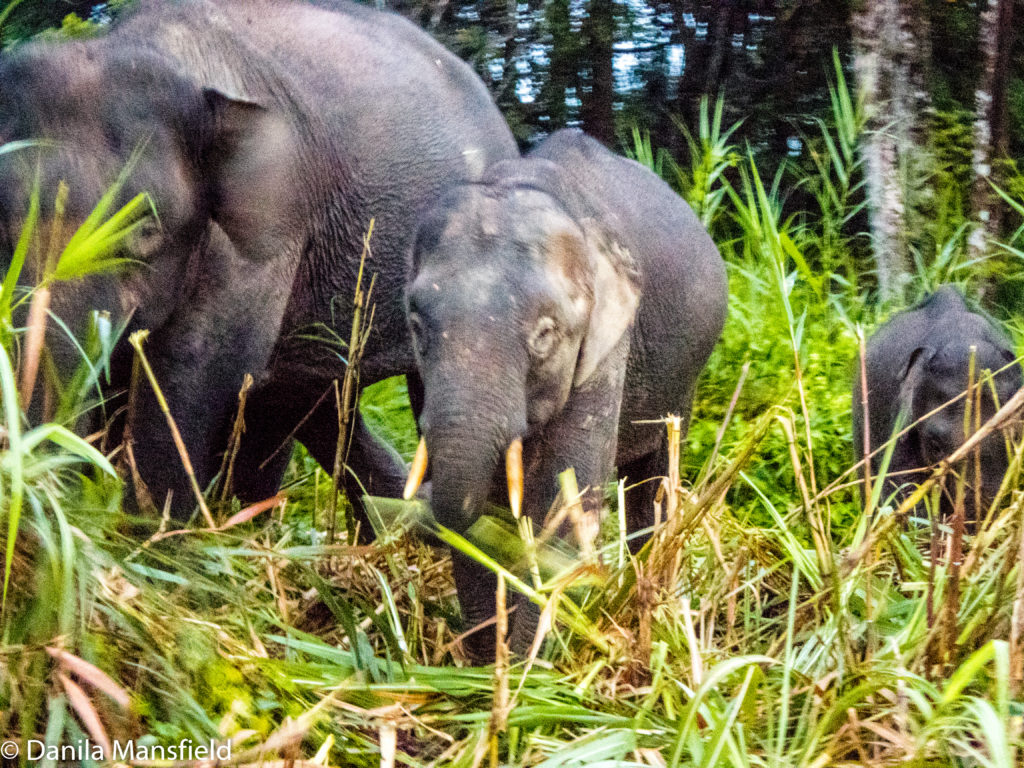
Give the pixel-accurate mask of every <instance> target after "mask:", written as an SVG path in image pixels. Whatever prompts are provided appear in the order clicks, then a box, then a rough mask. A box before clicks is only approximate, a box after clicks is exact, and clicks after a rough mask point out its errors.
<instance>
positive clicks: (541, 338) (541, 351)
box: [527, 317, 558, 360]
mask: <svg viewBox="0 0 1024 768" xmlns="http://www.w3.org/2000/svg"><path fill="white" fill-rule="evenodd" d="M557 339H558V329H557V328H556V327H555V321H554V320H552V319H551V318H550V317H542V318H541V319H540V320H538V321H537V325H536V326H535V327H534V329H533V333H531V334H530V338H529V340H528V341H527V344H528V345H529V347H530V354H532V355H533V356H534V357H536V358H538V359H541V360H543V359H544V358H545V357H547V356H548V355H549V354H551V350H552V348H553V347H554V346H555V341H557Z"/></svg>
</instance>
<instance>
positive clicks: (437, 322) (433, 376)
mask: <svg viewBox="0 0 1024 768" xmlns="http://www.w3.org/2000/svg"><path fill="white" fill-rule="evenodd" d="M530 162H531V163H533V164H536V165H537V166H538V167H543V166H547V165H548V163H547V161H540V160H534V161H530ZM541 170H543V168H541ZM549 170H550V169H549ZM553 174H554V172H553V171H552V175H553ZM494 176H497V177H498V178H501V174H500V173H496V174H494ZM406 298H407V311H408V320H409V327H410V331H411V334H412V338H413V343H414V348H415V352H416V356H417V363H418V367H419V371H420V375H421V377H422V380H423V385H424V390H425V401H424V405H423V409H422V413H421V414H420V420H419V421H420V428H421V431H422V434H423V438H424V442H423V443H422V445H423V446H425V448H426V453H427V455H429V460H430V470H431V478H432V481H433V482H432V496H431V504H432V507H433V509H434V513H435V516H436V517H437V519H438V521H439V522H440V523H441V524H443V525H445V526H448V527H450V528H452V529H454V530H457V531H462V530H465V529H466V528H467V527H468V526H469V525H470V524H471V523H472V522H473V520H474V519H475V517H476V516H477V515H478V514H479V512H480V509H481V506H482V504H483V503H484V502H485V501H486V500H487V498H488V495H489V494H490V493H491V491H492V486H493V485H494V482H495V480H499V481H500V479H501V475H502V473H503V471H504V470H505V468H506V464H507V467H508V471H507V476H508V480H509V483H510V494H511V497H512V498H511V502H512V505H513V507H516V506H518V503H519V499H520V498H521V497H522V489H521V488H518V487H517V486H518V484H519V480H518V478H519V477H521V476H522V474H523V470H522V467H521V466H517V464H518V459H517V454H518V452H519V451H518V449H519V447H520V445H521V443H520V441H523V440H525V441H526V446H527V450H526V452H525V453H526V460H527V465H528V466H527V471H526V476H527V479H528V482H529V479H530V477H531V475H533V474H535V473H534V471H533V468H532V467H531V462H533V463H534V464H535V463H536V461H537V458H536V457H537V454H540V453H543V452H544V449H543V448H537V446H543V445H544V443H545V440H546V437H547V438H549V437H550V436H549V435H546V432H547V431H548V428H549V425H550V424H552V422H554V421H555V420H558V419H559V418H560V417H561V416H562V415H563V414H564V413H565V412H566V411H568V410H570V409H572V408H573V402H574V400H576V399H577V398H578V396H579V393H580V392H582V391H585V390H587V389H588V388H592V387H595V386H598V382H599V381H604V380H605V379H606V378H608V377H609V376H610V377H611V378H613V379H615V378H616V377H617V380H618V382H619V386H620V387H621V381H622V378H621V374H622V372H623V371H622V369H624V367H625V355H624V354H619V355H618V356H617V357H615V360H614V362H612V360H611V358H612V357H613V351H615V350H619V351H621V350H622V349H623V348H624V344H625V345H627V346H625V348H627V349H628V340H624V336H626V334H627V333H628V331H629V329H630V327H631V325H632V323H633V319H634V315H635V312H636V309H637V303H638V299H639V289H638V285H637V277H636V274H635V270H634V265H633V263H632V260H631V258H630V255H629V254H628V253H627V252H626V251H625V250H623V249H621V248H619V247H618V246H617V245H616V244H615V243H614V240H613V239H612V238H611V237H609V236H608V235H606V234H605V233H604V232H603V231H602V228H601V227H600V226H599V225H598V223H597V222H596V221H595V220H593V219H592V218H581V217H579V216H578V215H577V216H574V215H571V214H570V213H569V211H568V210H567V208H566V207H565V206H564V205H563V202H562V196H561V195H559V193H558V192H557V191H556V190H552V189H551V188H548V187H546V186H545V185H540V184H537V183H536V181H533V182H530V183H521V182H517V181H514V180H512V181H499V182H492V183H488V184H477V185H468V186H463V187H461V188H459V189H457V190H456V191H454V192H453V193H451V194H450V195H449V196H448V197H446V198H445V199H443V200H442V201H441V202H440V204H439V205H437V206H436V207H435V208H434V209H433V210H432V211H431V212H430V213H429V214H427V215H426V216H425V217H424V219H423V220H422V223H421V226H420V229H419V233H418V237H417V241H416V246H415V252H414V255H413V263H412V272H411V276H410V279H409V282H408V284H407V292H406ZM607 366H613V367H615V368H616V369H618V370H617V371H616V372H615V374H614V375H613V374H610V373H609V371H608V370H606V367H607ZM616 418H617V413H615V414H611V420H612V421H613V422H614V421H615V419H616ZM562 437H564V436H562ZM579 438H580V440H581V441H583V440H585V439H586V437H585V435H583V434H580V435H579ZM531 446H532V447H533V449H532V450H531ZM510 447H512V449H513V450H512V451H511V452H510V454H509V455H510V458H509V459H508V461H507V462H506V463H504V464H503V463H502V461H501V459H502V455H503V454H505V453H506V451H507V450H508V449H509V448H510ZM421 464H422V462H421ZM554 480H555V478H554V477H552V478H544V479H543V481H544V482H550V483H552V484H553V483H554ZM527 491H529V489H527Z"/></svg>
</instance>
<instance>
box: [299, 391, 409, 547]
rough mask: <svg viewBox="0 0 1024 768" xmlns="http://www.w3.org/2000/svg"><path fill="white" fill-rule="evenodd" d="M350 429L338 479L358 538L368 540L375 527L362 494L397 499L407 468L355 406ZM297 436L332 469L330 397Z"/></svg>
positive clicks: (334, 442) (334, 429)
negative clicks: (353, 519)
mask: <svg viewBox="0 0 1024 768" xmlns="http://www.w3.org/2000/svg"><path fill="white" fill-rule="evenodd" d="M351 429H352V434H351V440H350V441H349V445H348V450H347V453H346V454H345V455H344V462H345V471H344V473H343V475H342V478H341V481H342V487H343V488H344V490H345V496H346V497H347V498H348V501H349V504H350V505H351V507H352V510H353V513H354V514H355V518H356V521H357V522H358V524H359V540H360V541H362V542H369V541H372V540H373V539H374V527H373V525H372V524H371V521H370V517H369V512H368V510H367V509H366V505H365V504H364V503H363V495H364V494H366V495H369V496H386V497H389V498H400V497H401V495H402V490H403V488H404V486H405V478H406V468H405V463H404V462H403V461H402V457H401V456H399V454H398V452H397V451H396V450H395V449H394V448H392V447H391V446H390V445H388V444H387V443H386V442H384V441H383V440H381V439H379V438H378V437H377V436H376V435H374V434H373V432H372V431H371V430H370V429H369V427H367V425H366V421H365V420H364V419H363V417H362V414H360V413H359V410H358V409H356V411H355V414H354V419H353V420H352V423H351ZM297 437H298V439H299V442H301V443H302V444H303V445H304V446H306V449H307V450H308V451H309V452H310V454H311V455H312V456H313V458H314V459H316V460H317V462H319V464H320V466H322V467H323V468H324V469H325V470H327V471H331V470H332V469H333V467H334V458H335V454H336V452H337V450H338V410H337V408H336V407H335V403H334V401H333V400H331V399H330V398H327V399H325V400H324V401H322V402H321V403H320V405H319V406H317V408H316V411H315V412H314V413H313V414H312V416H310V418H308V419H306V421H305V423H304V424H303V426H302V427H300V428H299V430H298V433H297Z"/></svg>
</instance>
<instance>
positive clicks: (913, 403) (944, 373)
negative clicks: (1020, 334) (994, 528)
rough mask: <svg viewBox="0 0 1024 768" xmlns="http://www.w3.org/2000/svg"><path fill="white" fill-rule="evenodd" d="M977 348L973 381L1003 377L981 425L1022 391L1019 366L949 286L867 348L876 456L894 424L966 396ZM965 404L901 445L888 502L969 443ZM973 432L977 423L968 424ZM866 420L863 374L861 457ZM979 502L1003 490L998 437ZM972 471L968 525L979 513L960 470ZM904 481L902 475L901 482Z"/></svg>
mask: <svg viewBox="0 0 1024 768" xmlns="http://www.w3.org/2000/svg"><path fill="white" fill-rule="evenodd" d="M971 347H974V350H975V351H974V361H975V362H974V366H975V371H976V374H975V379H976V380H977V379H979V378H980V377H981V374H982V372H983V371H985V370H989V371H992V373H994V374H996V372H997V371H1002V372H1001V373H998V374H996V375H995V377H994V384H995V391H996V394H997V397H998V403H996V402H995V400H994V399H993V395H992V388H991V387H990V386H989V385H987V384H986V385H985V386H983V388H982V400H981V422H982V423H984V422H985V421H986V420H987V419H988V418H989V417H990V416H992V414H993V413H995V410H996V407H997V405H1002V404H1003V403H1005V402H1006V401H1007V400H1008V399H1009V398H1010V397H1011V396H1012V395H1013V394H1014V393H1015V392H1016V391H1017V390H1018V389H1020V387H1021V386H1022V383H1024V382H1022V379H1021V370H1020V366H1018V365H1016V364H1014V361H1015V360H1016V355H1015V354H1014V352H1013V348H1012V346H1011V345H1010V342H1009V341H1008V340H1007V338H1006V337H1005V336H1004V335H1003V334H1002V333H1001V332H1000V331H999V330H998V329H997V328H996V327H995V326H994V325H993V324H992V322H991V321H990V320H989V319H988V318H986V317H983V316H982V315H979V314H977V313H976V312H972V311H971V310H970V309H969V308H968V306H967V304H966V303H965V302H964V298H963V296H962V295H961V294H960V292H959V291H957V290H956V289H955V288H953V287H952V286H948V285H947V286H942V287H941V288H939V289H938V290H937V291H936V292H935V293H933V294H932V295H931V296H929V297H928V298H927V299H925V300H924V301H922V302H921V303H920V304H918V305H917V306H915V307H913V308H911V309H908V310H906V311H904V312H900V313H899V314H897V315H895V316H894V317H893V318H892V319H891V320H889V321H888V322H887V323H886V324H885V325H883V326H882V327H881V328H879V329H878V331H877V332H876V333H875V334H874V335H873V336H872V337H871V338H870V339H869V340H868V342H867V357H866V366H865V372H866V377H867V384H868V411H869V413H870V416H869V419H868V428H869V432H870V441H871V450H876V449H878V448H880V447H881V446H882V445H883V444H884V443H885V442H886V441H888V440H889V439H890V438H891V437H892V435H893V431H894V429H895V427H896V422H897V417H898V415H899V413H900V412H901V411H904V412H905V417H904V420H903V427H906V426H909V425H910V424H912V423H914V422H916V421H917V420H918V419H920V418H921V417H922V416H924V415H925V414H928V413H930V412H931V411H933V410H934V409H936V408H938V407H939V406H941V405H943V404H944V403H947V402H949V401H950V400H952V399H953V398H956V397H957V396H959V395H961V394H962V393H963V392H964V390H966V389H967V382H968V371H969V366H970V358H971ZM965 402H966V400H965V398H963V397H961V398H960V399H959V400H957V401H956V402H955V403H951V404H950V405H948V406H946V407H945V408H943V409H942V410H941V411H939V412H938V413H936V414H935V415H933V416H930V417H928V418H927V419H925V420H924V421H923V422H921V423H920V424H917V425H916V426H914V427H913V429H911V430H910V431H908V432H907V433H906V434H905V435H903V436H902V437H901V438H899V439H898V440H897V441H896V445H895V447H894V448H893V453H892V460H891V461H890V463H889V468H888V479H887V481H886V490H885V493H884V494H883V499H884V497H885V495H888V494H889V493H891V492H893V491H895V490H897V489H899V490H900V492H901V493H905V492H906V491H907V489H908V487H911V486H913V485H915V484H918V483H920V482H922V481H923V480H924V479H925V478H926V477H927V476H928V474H929V471H928V468H929V467H930V466H931V465H934V464H936V463H937V462H939V461H940V460H942V459H944V458H945V457H947V456H949V455H950V454H951V453H953V451H955V450H956V449H957V448H958V447H959V446H960V445H961V444H962V443H963V442H964V440H965V436H964V406H965ZM970 421H971V424H972V428H971V430H969V432H971V431H973V424H974V423H975V417H974V416H973V415H972V416H971V419H970ZM863 424H864V413H863V407H862V404H861V385H860V371H859V370H858V372H857V375H856V376H855V378H854V386H853V441H854V447H855V450H856V451H857V457H858V458H860V457H861V456H863V450H864V439H863V436H864V432H863V429H864V428H863ZM980 451H981V462H980V463H981V488H980V491H981V494H980V495H981V498H982V500H983V501H986V500H988V501H991V499H992V498H993V497H994V496H995V493H996V491H998V489H999V484H1000V483H1001V481H1002V478H1003V475H1004V474H1005V472H1006V467H1007V464H1008V461H1009V457H1008V455H1007V452H1006V442H1005V440H1004V436H1003V435H1002V434H1001V433H995V434H993V435H991V436H989V437H988V438H986V439H985V440H984V441H982V443H981V449H980ZM884 453H885V451H884V450H879V451H878V453H877V454H876V455H875V456H874V457H873V458H872V460H871V467H872V472H873V473H877V472H879V471H880V465H881V462H882V459H883V455H884ZM963 467H964V468H966V470H967V471H965V472H964V476H965V477H964V479H965V482H966V486H967V492H966V493H965V509H966V515H967V518H968V519H969V520H971V519H976V517H977V514H978V510H976V509H975V508H974V506H975V503H974V498H975V489H974V486H975V485H976V481H975V470H974V462H973V461H969V462H967V463H966V464H965V465H963ZM896 473H900V474H896ZM954 489H955V484H954V483H947V485H946V487H945V489H944V492H943V498H942V509H941V512H942V513H943V514H944V515H945V514H948V513H950V512H951V511H952V509H953V494H954V492H955V490H954Z"/></svg>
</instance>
